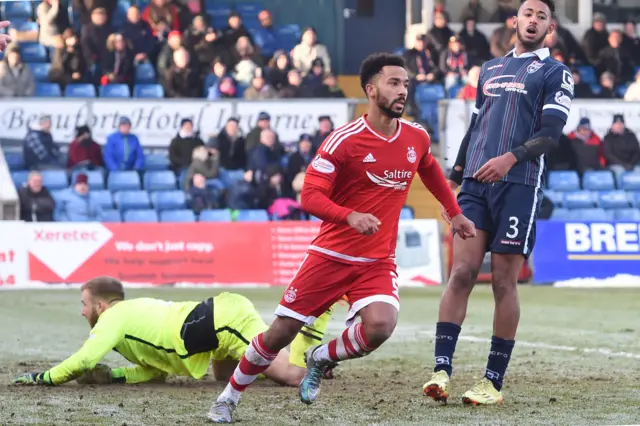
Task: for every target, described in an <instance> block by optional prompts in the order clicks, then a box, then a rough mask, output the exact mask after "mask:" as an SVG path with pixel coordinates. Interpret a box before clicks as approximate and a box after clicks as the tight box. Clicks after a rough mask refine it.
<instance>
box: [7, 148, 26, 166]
mask: <svg viewBox="0 0 640 426" xmlns="http://www.w3.org/2000/svg"><path fill="white" fill-rule="evenodd" d="M4 158H5V160H6V161H7V165H8V166H9V170H24V157H23V156H22V153H21V152H5V153H4Z"/></svg>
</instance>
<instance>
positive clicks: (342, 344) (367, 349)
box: [313, 323, 376, 361]
mask: <svg viewBox="0 0 640 426" xmlns="http://www.w3.org/2000/svg"><path fill="white" fill-rule="evenodd" d="M375 349H376V348H373V347H371V345H369V343H368V342H367V339H366V337H365V336H364V328H363V326H362V323H356V324H354V325H352V326H351V327H349V328H347V329H346V330H345V331H343V332H342V335H341V336H340V337H338V338H336V339H333V340H332V341H330V342H329V343H327V344H326V345H322V346H321V347H320V348H318V349H317V350H316V351H315V352H314V353H313V358H314V359H315V360H317V361H323V360H325V361H343V360H346V359H353V358H361V357H363V356H365V355H369V354H370V353H371V352H373V351H374V350H375Z"/></svg>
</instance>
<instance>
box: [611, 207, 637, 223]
mask: <svg viewBox="0 0 640 426" xmlns="http://www.w3.org/2000/svg"><path fill="white" fill-rule="evenodd" d="M613 215H614V218H615V220H624V221H640V209H634V208H626V209H616V210H614V212H613Z"/></svg>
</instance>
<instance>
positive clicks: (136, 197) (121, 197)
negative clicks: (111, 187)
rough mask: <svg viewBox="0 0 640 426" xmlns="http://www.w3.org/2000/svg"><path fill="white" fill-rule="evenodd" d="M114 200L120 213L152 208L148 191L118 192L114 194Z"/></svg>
mask: <svg viewBox="0 0 640 426" xmlns="http://www.w3.org/2000/svg"><path fill="white" fill-rule="evenodd" d="M113 200H114V201H115V203H116V206H117V207H118V209H119V210H120V211H126V210H136V209H149V208H151V200H150V199H149V193H148V192H147V191H142V190H136V191H118V192H116V193H115V194H114V196H113Z"/></svg>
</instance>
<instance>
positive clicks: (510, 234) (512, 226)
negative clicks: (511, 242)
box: [506, 216, 520, 239]
mask: <svg viewBox="0 0 640 426" xmlns="http://www.w3.org/2000/svg"><path fill="white" fill-rule="evenodd" d="M519 223H520V221H519V220H518V218H517V217H515V216H510V217H509V231H507V234H506V235H507V238H509V239H514V238H516V237H517V236H518V224H519Z"/></svg>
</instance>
